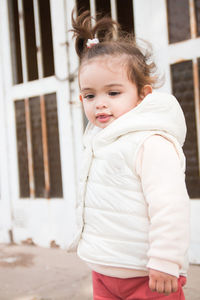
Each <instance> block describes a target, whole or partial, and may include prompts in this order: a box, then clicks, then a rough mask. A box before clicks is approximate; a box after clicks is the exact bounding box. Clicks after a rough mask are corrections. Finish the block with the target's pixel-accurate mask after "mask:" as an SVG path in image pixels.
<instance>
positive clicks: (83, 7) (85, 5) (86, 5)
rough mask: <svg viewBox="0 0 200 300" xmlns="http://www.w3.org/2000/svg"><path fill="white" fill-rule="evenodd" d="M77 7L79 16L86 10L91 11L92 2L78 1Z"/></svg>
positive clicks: (86, 0)
mask: <svg viewBox="0 0 200 300" xmlns="http://www.w3.org/2000/svg"><path fill="white" fill-rule="evenodd" d="M76 6H77V10H78V13H79V14H80V13H81V12H83V11H85V10H90V0H76Z"/></svg>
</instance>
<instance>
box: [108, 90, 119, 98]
mask: <svg viewBox="0 0 200 300" xmlns="http://www.w3.org/2000/svg"><path fill="white" fill-rule="evenodd" d="M108 95H109V96H111V97H114V96H117V95H120V92H116V91H111V92H109V93H108Z"/></svg>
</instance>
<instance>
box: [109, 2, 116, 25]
mask: <svg viewBox="0 0 200 300" xmlns="http://www.w3.org/2000/svg"><path fill="white" fill-rule="evenodd" d="M110 6H111V17H112V19H113V20H115V21H117V3H116V0H110Z"/></svg>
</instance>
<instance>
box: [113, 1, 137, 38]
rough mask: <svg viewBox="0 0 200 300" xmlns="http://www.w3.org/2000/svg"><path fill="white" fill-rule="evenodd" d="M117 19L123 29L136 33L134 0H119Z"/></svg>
mask: <svg viewBox="0 0 200 300" xmlns="http://www.w3.org/2000/svg"><path fill="white" fill-rule="evenodd" d="M117 16H118V17H117V19H118V22H119V23H120V25H121V27H122V29H123V30H125V31H128V32H131V33H134V17H133V1H132V0H126V4H125V3H124V0H117Z"/></svg>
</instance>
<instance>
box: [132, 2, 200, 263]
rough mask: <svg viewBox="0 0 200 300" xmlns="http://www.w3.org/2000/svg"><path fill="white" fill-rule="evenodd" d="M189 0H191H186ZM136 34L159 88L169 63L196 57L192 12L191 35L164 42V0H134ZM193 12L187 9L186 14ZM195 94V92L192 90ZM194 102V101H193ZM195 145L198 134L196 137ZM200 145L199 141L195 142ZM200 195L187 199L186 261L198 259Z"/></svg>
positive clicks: (199, 46) (199, 45) (199, 48)
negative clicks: (150, 57)
mask: <svg viewBox="0 0 200 300" xmlns="http://www.w3.org/2000/svg"><path fill="white" fill-rule="evenodd" d="M190 2H193V0H190ZM133 4H134V18H135V32H136V36H137V37H139V38H143V39H145V40H147V41H150V42H151V43H152V45H153V50H154V53H155V61H156V63H157V65H158V68H159V70H161V73H162V72H164V74H165V84H164V85H163V87H162V88H161V89H160V90H163V91H166V92H171V91H172V86H171V74H170V64H174V63H178V62H181V61H185V60H193V61H196V59H197V58H198V57H200V38H195V37H196V36H195V33H194V19H195V18H194V16H192V20H191V27H192V26H193V28H191V33H192V39H190V40H187V41H182V42H179V43H175V44H169V43H168V29H167V28H168V24H167V9H166V1H165V0H148V1H145V0H134V1H133ZM193 13H194V10H193V8H191V9H190V15H191V14H193ZM196 94H197V93H196ZM199 101H200V99H199V96H198V99H195V102H196V110H197V111H196V121H197V129H198V132H199V127H200V125H199V124H200V117H199ZM197 102H198V103H197ZM198 145H199V138H198ZM199 147H200V145H199ZM199 216H200V199H195V200H194V199H192V200H191V246H190V262H192V263H200V222H199Z"/></svg>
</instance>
